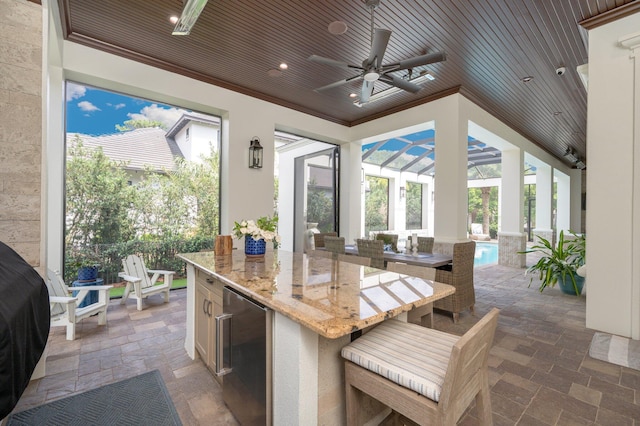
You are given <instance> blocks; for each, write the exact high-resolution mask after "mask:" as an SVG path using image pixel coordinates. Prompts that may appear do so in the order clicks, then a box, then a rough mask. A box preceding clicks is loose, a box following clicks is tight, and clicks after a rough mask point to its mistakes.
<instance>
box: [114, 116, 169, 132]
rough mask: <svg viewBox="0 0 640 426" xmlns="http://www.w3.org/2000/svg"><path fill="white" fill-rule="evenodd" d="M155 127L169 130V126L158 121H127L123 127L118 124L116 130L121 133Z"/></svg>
mask: <svg viewBox="0 0 640 426" xmlns="http://www.w3.org/2000/svg"><path fill="white" fill-rule="evenodd" d="M154 127H159V128H161V129H164V130H167V126H166V125H165V124H164V123H163V122H162V121H158V120H140V119H138V120H127V121H125V122H124V123H123V124H122V125H120V124H116V130H117V131H119V132H128V131H130V130H135V129H147V128H154Z"/></svg>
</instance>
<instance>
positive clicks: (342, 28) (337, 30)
mask: <svg viewBox="0 0 640 426" xmlns="http://www.w3.org/2000/svg"><path fill="white" fill-rule="evenodd" d="M329 32H330V33H331V34H335V35H340V34H344V33H346V32H347V23H346V22H344V21H333V22H332V23H330V24H329Z"/></svg>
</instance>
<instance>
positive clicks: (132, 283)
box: [118, 254, 175, 311]
mask: <svg viewBox="0 0 640 426" xmlns="http://www.w3.org/2000/svg"><path fill="white" fill-rule="evenodd" d="M122 267H123V269H124V272H120V273H119V274H118V276H119V277H120V278H122V279H124V280H125V281H126V282H127V286H126V287H125V289H124V294H123V295H122V300H121V301H120V304H124V303H125V302H126V301H127V299H128V298H129V297H131V298H132V299H136V301H137V302H138V310H139V311H141V310H142V299H144V298H146V297H147V296H151V295H152V294H156V293H164V302H165V303H168V302H169V290H171V284H172V283H173V274H175V272H174V271H162V270H152V269H147V267H146V266H145V265H144V261H143V260H142V259H140V258H139V257H138V256H136V255H134V254H131V255H129V256H128V257H127V258H126V259H123V260H122ZM150 274H153V276H152V277H149V275H150ZM160 275H163V276H164V280H163V282H162V283H161V284H156V281H157V280H158V278H159V277H160Z"/></svg>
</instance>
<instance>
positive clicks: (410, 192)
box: [406, 182, 422, 229]
mask: <svg viewBox="0 0 640 426" xmlns="http://www.w3.org/2000/svg"><path fill="white" fill-rule="evenodd" d="M406 204H407V206H406V209H407V210H406V228H407V229H421V228H422V184H420V183H414V182H407V188H406Z"/></svg>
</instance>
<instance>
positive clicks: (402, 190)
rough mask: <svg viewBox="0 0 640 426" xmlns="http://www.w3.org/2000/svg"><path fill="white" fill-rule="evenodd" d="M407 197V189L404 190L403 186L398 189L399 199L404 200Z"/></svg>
mask: <svg viewBox="0 0 640 426" xmlns="http://www.w3.org/2000/svg"><path fill="white" fill-rule="evenodd" d="M406 196H407V188H405V187H404V186H401V187H400V198H404V197H406Z"/></svg>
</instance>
